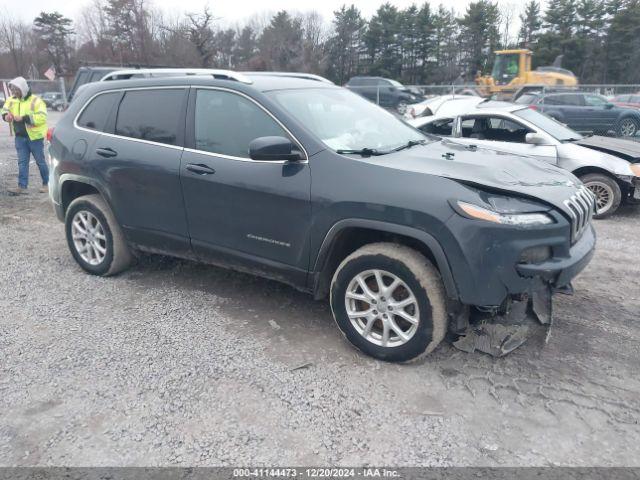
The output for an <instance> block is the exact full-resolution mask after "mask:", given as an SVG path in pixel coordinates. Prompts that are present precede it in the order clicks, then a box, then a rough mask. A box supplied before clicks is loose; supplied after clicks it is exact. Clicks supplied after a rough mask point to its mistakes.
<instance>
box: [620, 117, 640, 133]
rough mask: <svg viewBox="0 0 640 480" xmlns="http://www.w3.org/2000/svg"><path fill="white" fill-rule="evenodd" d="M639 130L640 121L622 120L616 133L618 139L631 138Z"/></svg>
mask: <svg viewBox="0 0 640 480" xmlns="http://www.w3.org/2000/svg"><path fill="white" fill-rule="evenodd" d="M639 128H640V121H638V120H634V119H633V118H623V119H622V120H620V123H619V124H618V128H617V129H616V133H617V134H618V135H619V136H620V137H633V136H635V135H636V134H637V133H638V129H639Z"/></svg>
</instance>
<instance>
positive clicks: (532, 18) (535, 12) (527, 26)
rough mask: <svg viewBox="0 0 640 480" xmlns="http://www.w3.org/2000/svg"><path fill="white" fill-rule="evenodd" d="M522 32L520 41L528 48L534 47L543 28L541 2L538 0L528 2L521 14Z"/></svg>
mask: <svg viewBox="0 0 640 480" xmlns="http://www.w3.org/2000/svg"><path fill="white" fill-rule="evenodd" d="M520 23H521V26H520V34H519V36H518V37H519V38H518V39H519V41H520V42H522V44H523V45H524V46H525V47H526V48H532V47H533V46H534V45H535V43H536V40H537V39H538V35H539V34H540V30H541V28H542V17H541V15H540V3H539V2H537V1H536V0H531V1H530V2H529V3H527V4H526V6H525V8H524V12H523V13H521V14H520Z"/></svg>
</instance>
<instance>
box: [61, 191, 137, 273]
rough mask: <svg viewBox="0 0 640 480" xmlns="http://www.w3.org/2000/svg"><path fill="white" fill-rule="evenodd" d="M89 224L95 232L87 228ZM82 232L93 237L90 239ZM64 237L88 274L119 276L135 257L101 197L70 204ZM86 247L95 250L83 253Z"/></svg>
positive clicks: (97, 196) (94, 196)
mask: <svg viewBox="0 0 640 480" xmlns="http://www.w3.org/2000/svg"><path fill="white" fill-rule="evenodd" d="M74 222H75V223H76V225H75V226H74ZM87 223H90V225H91V227H92V230H89V229H88V228H86V225H87ZM80 229H84V230H85V231H87V232H89V231H92V232H93V233H91V237H90V238H88V237H87V236H86V235H83V234H81V230H80ZM65 233H66V236H67V245H68V246H69V250H70V251H71V255H72V256H73V258H74V259H75V261H76V262H77V263H78V265H80V267H82V269H83V270H85V271H86V272H88V273H91V274H93V275H99V276H104V277H106V276H110V275H116V274H118V273H120V272H122V271H123V270H125V269H126V268H127V267H129V265H130V264H131V261H132V258H133V257H132V255H131V251H130V249H129V247H128V245H127V242H126V240H125V238H124V235H123V233H122V230H121V228H120V225H118V222H117V221H116V218H115V216H114V215H113V212H112V211H111V208H109V206H108V205H107V203H106V202H105V201H104V199H103V198H102V197H101V196H100V195H86V196H83V197H79V198H76V199H75V200H74V201H73V202H71V204H70V205H69V208H68V209H67V212H66V215H65ZM74 235H75V236H76V238H74ZM87 244H91V245H95V246H90V247H88V248H86V249H84V250H83V248H82V247H83V246H85V245H87ZM101 250H104V252H102V251H101Z"/></svg>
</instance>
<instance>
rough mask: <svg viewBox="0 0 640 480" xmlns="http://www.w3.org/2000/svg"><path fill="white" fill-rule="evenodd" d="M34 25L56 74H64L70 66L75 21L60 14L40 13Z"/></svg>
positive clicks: (39, 42) (39, 40)
mask: <svg viewBox="0 0 640 480" xmlns="http://www.w3.org/2000/svg"><path fill="white" fill-rule="evenodd" d="M33 25H34V26H33V30H34V32H35V34H36V38H37V41H38V44H39V46H40V47H41V48H44V49H45V50H46V51H47V53H48V55H49V58H50V59H51V62H52V63H53V66H54V68H55V70H56V73H57V74H58V75H59V74H61V73H63V72H64V71H65V70H66V68H67V67H68V66H69V58H70V50H71V37H72V36H73V35H74V33H75V32H74V30H73V27H72V25H73V21H72V20H71V19H70V18H67V17H65V16H64V15H62V14H61V13H59V12H53V13H46V12H40V15H38V16H37V17H36V18H35V20H34V21H33Z"/></svg>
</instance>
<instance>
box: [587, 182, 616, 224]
mask: <svg viewBox="0 0 640 480" xmlns="http://www.w3.org/2000/svg"><path fill="white" fill-rule="evenodd" d="M580 180H582V183H584V185H585V187H587V188H588V189H589V190H591V193H593V194H594V195H595V196H596V214H595V215H594V218H605V217H608V216H609V215H612V214H613V213H614V212H615V211H616V210H617V209H618V207H619V206H620V202H621V201H622V191H621V190H620V185H618V183H617V182H616V181H615V180H614V179H613V178H611V177H609V176H607V175H604V174H601V173H589V174H587V175H583V176H582V177H580Z"/></svg>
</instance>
